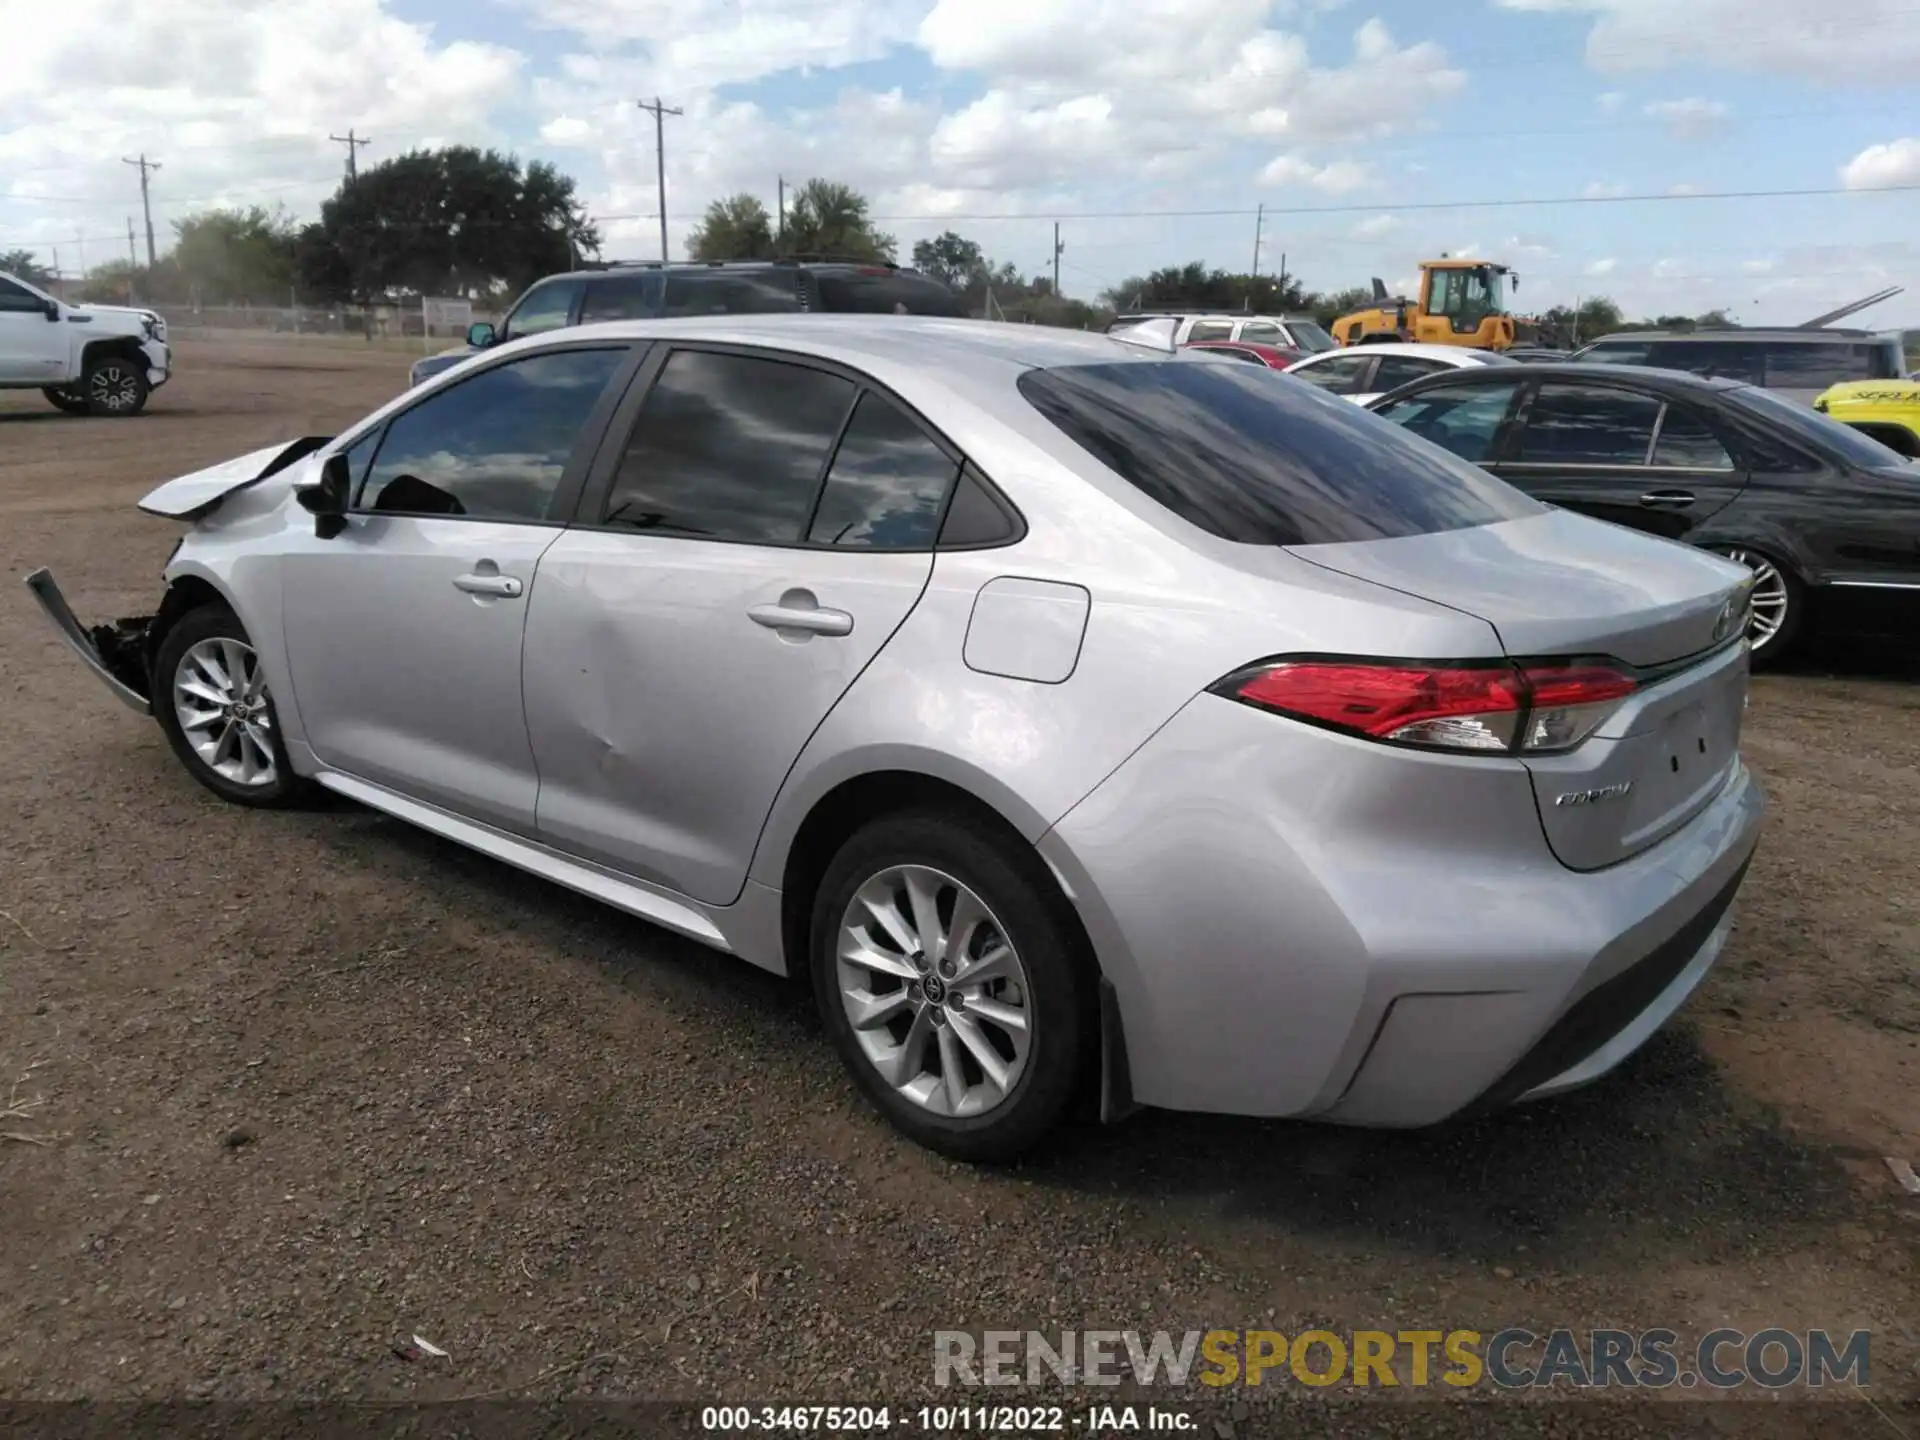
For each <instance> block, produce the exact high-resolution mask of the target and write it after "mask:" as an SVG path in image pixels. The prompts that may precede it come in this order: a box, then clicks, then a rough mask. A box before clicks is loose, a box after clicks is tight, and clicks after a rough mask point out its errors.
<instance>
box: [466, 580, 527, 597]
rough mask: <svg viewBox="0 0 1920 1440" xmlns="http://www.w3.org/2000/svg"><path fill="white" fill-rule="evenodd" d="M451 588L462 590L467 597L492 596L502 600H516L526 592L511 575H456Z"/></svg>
mask: <svg viewBox="0 0 1920 1440" xmlns="http://www.w3.org/2000/svg"><path fill="white" fill-rule="evenodd" d="M453 588H454V589H456V590H464V591H466V592H467V594H469V595H494V596H498V597H499V598H501V599H503V600H518V599H519V598H520V596H521V594H522V593H523V592H524V591H525V590H526V588H527V587H526V586H524V585H522V584H521V583H520V582H519V581H518V580H516V579H515V578H514V577H513V576H511V575H456V576H454V577H453Z"/></svg>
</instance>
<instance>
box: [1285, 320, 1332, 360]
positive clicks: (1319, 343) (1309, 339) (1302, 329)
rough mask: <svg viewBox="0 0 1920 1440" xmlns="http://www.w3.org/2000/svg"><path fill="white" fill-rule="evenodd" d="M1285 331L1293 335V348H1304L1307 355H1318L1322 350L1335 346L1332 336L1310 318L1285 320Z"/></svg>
mask: <svg viewBox="0 0 1920 1440" xmlns="http://www.w3.org/2000/svg"><path fill="white" fill-rule="evenodd" d="M1287 333H1288V334H1290V335H1292V336H1293V345H1294V348H1295V349H1296V350H1305V351H1306V352H1307V353H1308V354H1309V355H1318V354H1319V353H1320V352H1321V351H1322V350H1332V349H1335V348H1337V347H1336V344H1335V341H1334V338H1333V336H1331V335H1329V334H1328V333H1327V332H1326V331H1324V330H1322V329H1321V328H1320V327H1319V326H1318V325H1316V324H1314V323H1313V321H1311V320H1289V321H1287Z"/></svg>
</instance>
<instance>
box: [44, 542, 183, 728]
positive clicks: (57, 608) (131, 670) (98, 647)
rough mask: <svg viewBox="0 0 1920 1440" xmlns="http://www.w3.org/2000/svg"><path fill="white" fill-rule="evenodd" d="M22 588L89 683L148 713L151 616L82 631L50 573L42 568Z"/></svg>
mask: <svg viewBox="0 0 1920 1440" xmlns="http://www.w3.org/2000/svg"><path fill="white" fill-rule="evenodd" d="M27 589H29V590H31V591H32V592H33V598H34V599H35V600H38V601H39V602H40V608H41V609H42V610H44V611H46V612H47V618H48V619H49V620H51V621H52V622H53V628H54V629H56V630H58V631H59V632H60V638H61V639H62V640H64V641H66V642H67V646H68V648H69V649H71V650H72V651H73V653H74V654H76V655H78V656H79V657H80V663H81V664H83V665H85V666H86V667H87V669H89V670H91V671H92V672H93V674H94V678H95V679H97V680H99V682H100V683H101V684H102V685H105V686H106V687H107V689H108V690H110V691H112V692H113V695H114V698H115V699H117V700H119V701H120V703H121V704H123V705H125V706H127V707H128V708H129V709H131V710H137V711H139V712H140V713H141V714H142V715H150V714H152V713H153V705H152V702H151V700H149V698H148V697H149V695H150V694H151V690H152V682H151V679H150V677H149V675H148V672H147V630H148V627H149V626H151V625H152V623H153V617H152V616H150V615H143V616H140V617H138V618H136V619H131V620H116V621H114V622H113V624H111V625H94V626H92V627H87V626H83V625H82V624H81V623H80V621H79V620H78V619H77V618H75V616H74V613H73V610H72V607H70V606H69V605H68V604H67V597H66V596H64V595H62V594H61V593H60V587H59V586H58V585H57V584H55V583H54V579H53V572H52V571H51V570H48V569H47V568H46V567H45V566H42V567H41V568H40V569H38V570H35V571H34V572H33V573H32V574H31V575H29V576H27Z"/></svg>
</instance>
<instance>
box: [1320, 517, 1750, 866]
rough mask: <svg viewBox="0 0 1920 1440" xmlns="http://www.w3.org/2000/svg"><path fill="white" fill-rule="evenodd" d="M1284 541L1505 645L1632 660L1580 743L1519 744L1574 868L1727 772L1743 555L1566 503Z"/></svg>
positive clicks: (1616, 855)
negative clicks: (1591, 514)
mask: <svg viewBox="0 0 1920 1440" xmlns="http://www.w3.org/2000/svg"><path fill="white" fill-rule="evenodd" d="M1293 553H1294V554H1296V555H1298V556H1300V557H1301V558H1302V559H1305V560H1310V561H1312V562H1313V563H1315V564H1318V565H1323V566H1325V567H1327V568H1329V569H1332V570H1338V571H1340V572H1342V573H1343V574H1347V575H1352V576H1355V577H1357V578H1360V579H1364V580H1371V581H1373V582H1374V583H1376V584H1380V585H1386V586H1390V587H1392V588H1394V589H1397V590H1402V591H1405V592H1408V593H1410V594H1414V595H1418V596H1420V597H1422V598H1423V599H1427V600H1433V601H1438V602H1439V603H1441V604H1445V605H1449V606H1451V607H1453V608H1455V609H1457V610H1461V611H1464V612H1466V613H1468V614H1471V615H1474V616H1476V617H1478V618H1479V619H1482V620H1485V621H1486V622H1487V623H1488V624H1489V625H1491V626H1493V628H1494V630H1495V631H1496V632H1497V633H1498V634H1499V636H1500V640H1501V643H1502V644H1503V645H1504V646H1505V648H1506V651H1507V654H1508V655H1509V656H1511V657H1513V658H1515V659H1535V658H1551V657H1559V656H1565V657H1576V656H1577V657H1600V656H1605V657H1608V658H1610V659H1613V660H1615V661H1619V662H1621V663H1622V664H1624V665H1626V666H1629V667H1631V668H1633V669H1634V670H1635V671H1636V672H1637V674H1638V676H1639V680H1640V685H1639V688H1638V689H1637V690H1636V691H1635V692H1634V693H1633V694H1632V695H1630V696H1628V697H1627V698H1626V699H1625V700H1624V701H1622V702H1621V703H1620V705H1619V707H1618V708H1617V709H1616V710H1614V711H1613V712H1612V713H1611V714H1610V715H1609V716H1608V718H1607V720H1606V721H1605V723H1604V724H1602V725H1601V726H1600V727H1599V729H1598V730H1597V731H1595V733H1594V734H1593V735H1591V736H1590V737H1589V738H1588V739H1587V740H1586V742H1585V743H1584V744H1582V745H1580V746H1579V747H1578V748H1576V749H1575V750H1573V751H1571V752H1569V753H1567V754H1564V755H1541V756H1531V755H1530V756H1525V757H1523V760H1524V763H1525V764H1526V766H1527V768H1528V770H1529V771H1530V772H1531V774H1532V776H1533V789H1534V799H1535V801H1536V804H1537V806H1538V808H1539V813H1540V823H1541V827H1542V829H1543V830H1544V831H1545V832H1546V838H1547V843H1548V844H1549V845H1550V846H1551V847H1552V849H1553V852H1554V854H1555V855H1556V856H1557V857H1558V858H1559V860H1560V861H1561V863H1562V864H1564V865H1566V866H1568V867H1569V868H1570V869H1574V870H1598V869H1601V868H1604V867H1605V866H1608V865H1613V864H1617V863H1619V862H1620V861H1623V860H1627V859H1630V858H1632V857H1633V856H1634V855H1637V854H1639V853H1640V852H1641V851H1643V850H1645V849H1647V848H1648V847H1649V846H1652V845H1655V844H1658V843H1659V842H1660V840H1662V839H1664V838H1665V837H1666V836H1667V835H1670V834H1672V833H1673V832H1674V831H1675V830H1677V829H1679V828H1680V827H1681V826H1682V825H1684V824H1686V822H1687V821H1688V820H1690V819H1692V818H1693V817H1694V816H1695V815H1697V814H1698V813H1699V812H1700V811H1701V810H1703V809H1705V808H1706V806H1707V805H1708V804H1710V803H1711V802H1712V800H1713V798H1714V796H1716V795H1717V794H1719V792H1720V790H1721V789H1722V788H1723V787H1724V786H1725V785H1726V783H1727V781H1728V780H1729V779H1730V778H1731V776H1732V775H1733V773H1734V771H1735V768H1736V766H1737V764H1738V754H1739V746H1740V729H1741V723H1742V721H1743V718H1744V714H1745V709H1746V696H1747V673H1748V671H1747V653H1746V647H1745V646H1744V645H1741V644H1738V643H1736V636H1737V635H1738V633H1739V632H1740V630H1741V629H1742V628H1743V626H1744V621H1745V604H1746V591H1747V588H1748V585H1749V579H1748V576H1747V573H1746V571H1745V570H1744V569H1743V568H1741V567H1739V566H1736V565H1733V564H1731V563H1729V562H1727V561H1724V560H1721V559H1719V558H1718V557H1716V556H1713V555H1709V554H1707V553H1705V552H1704V551H1700V550H1695V549H1692V548H1690V547H1688V546H1684V545H1679V544H1676V543H1674V542H1671V541H1666V540H1659V539H1656V538H1654V537H1652V536H1647V535H1642V534H1640V533H1639V532H1637V531H1633V530H1628V529H1625V528H1623V527H1621V526H1616V525H1610V524H1607V523H1605V522H1603V521H1597V520H1591V519H1588V518H1586V517H1584V516H1579V515H1574V514H1571V513H1569V512H1567V511H1563V510H1553V511H1549V512H1547V513H1546V514H1543V515H1537V516H1532V517H1530V518H1528V519H1524V520H1512V521H1507V522H1504V523H1502V524H1498V525H1485V526H1479V527H1476V528H1473V529H1467V530H1454V531H1447V532H1443V533H1440V534H1433V535H1419V536H1410V537H1407V538H1404V539H1394V540H1375V541H1367V542H1360V543H1354V544H1343V545H1313V546H1300V547H1296V548H1295V549H1294V551H1293ZM1418 658H1421V659H1430V660H1446V659H1449V658H1453V657H1448V656H1422V657H1418Z"/></svg>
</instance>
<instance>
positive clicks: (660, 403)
mask: <svg viewBox="0 0 1920 1440" xmlns="http://www.w3.org/2000/svg"><path fill="white" fill-rule="evenodd" d="M853 399H854V386H853V384H852V382H851V381H848V380H843V379H841V378H840V377H839V376H838V375H829V374H827V373H826V372H825V371H823V370H809V369H807V368H805V367H803V366H799V365H789V364H786V363H785V362H783V361H779V360H762V359H758V358H755V357H752V356H746V355H715V354H709V353H707V352H704V351H700V350H676V351H675V352H674V353H673V354H672V355H670V356H668V357H667V363H666V365H665V366H664V367H663V368H662V369H661V371H660V378H659V379H658V380H656V381H655V382H654V385H653V388H652V389H651V390H649V391H648V392H647V398H646V399H645V401H643V402H642V403H641V406H640V414H639V416H638V417H637V418H636V419H635V421H634V426H633V434H632V436H631V437H630V438H629V439H628V441H627V450H626V454H625V455H624V456H623V457H622V458H621V461H620V469H619V472H618V473H617V474H616V475H615V476H614V480H613V490H612V493H611V494H610V495H608V497H607V510H606V514H605V515H604V516H603V517H602V523H603V524H607V525H622V526H632V527H634V528H635V529H640V530H647V531H652V532H657V533H660V534H667V535H695V536H701V537H707V538H713V539H719V540H743V541H750V542H756V543H759V544H765V545H797V544H799V543H800V540H801V537H802V536H803V535H805V534H806V531H807V517H808V516H809V515H811V514H812V513H813V507H814V497H815V496H816V495H817V494H818V493H819V491H820V477H821V472H822V471H824V470H825V469H826V467H827V457H828V455H830V454H831V453H832V452H833V444H834V441H835V440H836V439H838V438H839V435H840V429H841V426H842V425H843V424H844V423H845V422H846V419H847V410H848V407H850V406H851V405H852V404H853Z"/></svg>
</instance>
